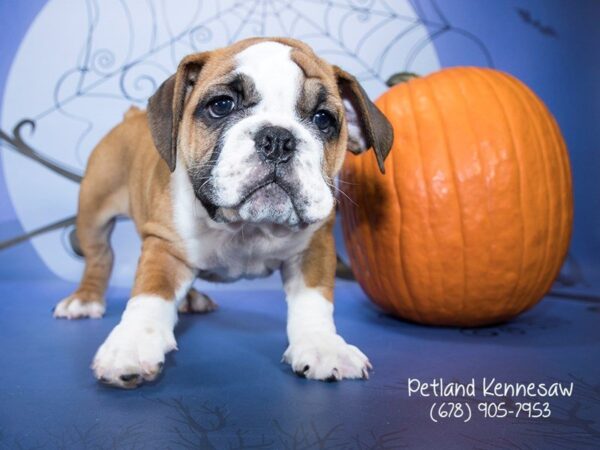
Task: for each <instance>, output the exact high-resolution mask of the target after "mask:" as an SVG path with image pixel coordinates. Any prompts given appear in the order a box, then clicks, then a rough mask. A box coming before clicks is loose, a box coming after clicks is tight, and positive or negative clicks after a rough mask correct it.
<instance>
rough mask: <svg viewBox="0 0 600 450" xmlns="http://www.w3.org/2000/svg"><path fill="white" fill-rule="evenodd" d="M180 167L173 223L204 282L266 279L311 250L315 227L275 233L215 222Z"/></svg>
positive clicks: (174, 182) (265, 228)
mask: <svg viewBox="0 0 600 450" xmlns="http://www.w3.org/2000/svg"><path fill="white" fill-rule="evenodd" d="M179 167H181V164H180V165H179ZM179 167H178V168H177V169H176V170H175V172H174V173H173V177H172V189H173V192H172V194H173V195H172V198H173V213H174V216H173V220H174V223H175V227H176V228H177V231H178V233H179V235H180V237H181V239H182V241H183V243H184V246H185V249H186V253H187V256H188V260H189V262H190V263H191V264H193V265H194V266H195V267H196V269H198V271H199V276H200V277H201V278H205V279H208V280H214V281H234V280H237V279H239V278H257V277H266V276H268V275H270V274H271V273H273V271H275V270H277V269H279V268H280V266H281V264H282V263H283V262H284V261H286V260H288V259H290V258H291V257H293V256H295V255H297V254H299V253H301V252H302V251H303V250H304V249H306V247H307V246H308V244H309V242H310V238H311V236H312V233H313V232H314V229H313V228H312V227H308V228H307V229H305V230H300V231H294V232H293V231H289V232H287V233H281V232H279V233H274V232H273V229H272V228H271V227H269V226H267V225H264V226H261V225H253V224H248V225H243V226H241V227H239V228H238V229H236V230H233V229H231V228H230V227H229V226H227V225H221V224H216V223H214V222H212V221H211V220H210V219H209V217H208V214H207V213H206V210H204V208H203V207H202V205H201V204H200V202H199V201H198V200H197V199H196V198H195V196H194V195H193V191H192V189H191V185H190V182H189V179H188V177H187V174H185V172H184V171H183V170H181V169H179Z"/></svg>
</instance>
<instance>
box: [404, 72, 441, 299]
mask: <svg viewBox="0 0 600 450" xmlns="http://www.w3.org/2000/svg"><path fill="white" fill-rule="evenodd" d="M419 84H422V83H421V82H420V83H419ZM413 94H414V93H411V95H410V103H411V109H412V110H413V111H416V108H413V105H414V96H413ZM411 117H413V118H414V123H415V129H416V132H417V133H416V135H417V142H416V143H417V148H418V155H419V161H420V167H421V174H422V176H423V184H424V186H425V193H426V195H427V230H428V231H429V235H430V236H431V238H432V240H433V241H434V246H433V250H432V247H431V246H430V245H428V246H427V254H428V258H427V262H428V264H427V268H428V269H429V274H430V276H429V278H430V285H431V286H433V285H434V284H437V283H439V284H438V287H441V295H440V296H438V292H434V294H433V295H432V298H437V302H439V301H443V297H444V290H445V289H444V288H445V286H444V270H443V264H442V262H441V258H440V257H439V256H440V254H439V252H440V240H439V239H438V236H437V234H436V232H435V230H434V227H432V225H431V224H432V219H431V217H432V215H431V209H432V200H431V188H430V183H429V182H428V177H427V176H426V173H425V172H426V169H425V161H427V157H426V156H425V155H424V153H423V142H422V140H421V135H422V133H421V128H422V127H420V126H419V114H418V113H414V114H411ZM427 241H428V243H429V239H427ZM434 252H435V253H436V257H437V258H436V259H437V260H438V261H439V264H438V267H437V268H436V269H438V270H439V273H440V276H439V279H437V280H436V277H435V276H433V275H432V271H433V273H435V270H436V269H432V266H433V265H434V261H433V260H432V258H431V256H430V255H431V254H432V253H434Z"/></svg>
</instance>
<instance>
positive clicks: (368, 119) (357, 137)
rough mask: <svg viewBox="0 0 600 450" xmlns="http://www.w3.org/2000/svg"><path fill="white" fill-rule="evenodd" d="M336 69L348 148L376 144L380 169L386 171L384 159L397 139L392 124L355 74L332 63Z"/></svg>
mask: <svg viewBox="0 0 600 450" xmlns="http://www.w3.org/2000/svg"><path fill="white" fill-rule="evenodd" d="M333 70H334V72H335V75H336V77H337V83H338V87H339V90H340V94H341V96H342V100H343V101H344V107H345V109H346V121H347V122H348V150H350V151H351V152H352V153H362V152H364V151H365V150H368V149H369V148H373V151H374V152H375V156H376V157H377V165H378V166H379V170H380V171H381V173H385V168H384V165H383V163H384V161H385V158H386V157H387V155H388V153H389V152H390V150H391V149H392V143H393V141H394V129H393V128H392V125H391V124H390V122H389V121H388V120H387V118H386V117H385V116H384V115H383V113H382V112H381V111H380V110H379V109H378V108H377V106H375V104H374V103H373V102H372V101H371V100H370V99H369V96H368V95H367V93H366V92H365V90H364V89H363V88H362V86H361V85H360V83H359V82H358V81H357V80H356V78H354V76H352V75H350V74H349V73H348V72H346V71H344V70H343V69H340V68H339V67H337V66H333Z"/></svg>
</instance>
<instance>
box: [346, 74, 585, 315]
mask: <svg viewBox="0 0 600 450" xmlns="http://www.w3.org/2000/svg"><path fill="white" fill-rule="evenodd" d="M376 103H377V106H378V107H379V108H380V109H381V110H382V112H383V113H384V114H385V115H386V116H387V117H388V119H389V120H390V122H391V123H392V125H393V127H394V135H395V137H394V145H393V147H392V151H391V153H390V155H389V156H388V159H387V160H386V163H385V169H386V174H385V175H381V174H380V173H379V170H378V168H377V161H376V160H375V156H374V154H373V152H367V153H365V154H363V155H359V156H356V155H352V154H348V156H347V158H346V161H345V163H344V167H343V169H342V172H341V176H340V185H339V186H340V189H341V190H343V191H344V193H345V194H346V195H347V196H348V197H349V198H346V196H344V195H342V196H341V197H340V203H341V214H342V223H343V230H344V239H345V242H346V247H347V250H348V254H349V258H350V263H351V266H352V269H353V272H354V274H355V277H356V278H357V280H358V282H359V283H360V285H361V286H362V288H363V289H364V290H365V292H366V293H367V294H368V296H369V297H370V298H371V299H372V300H373V302H375V303H376V304H377V305H379V306H380V307H381V308H383V309H385V310H386V311H388V312H391V313H393V314H396V315H398V316H400V317H403V318H406V319H409V320H413V321H416V322H421V323H426V324H435V325H460V326H475V325H485V324H491V323H496V322H500V321H505V320H507V319H510V318H512V317H514V316H515V315H517V314H519V313H520V312H522V311H524V310H526V309H527V308H530V307H531V306H533V305H534V304H535V303H536V302H538V301H539V300H540V299H541V298H542V296H543V295H544V294H545V293H546V292H547V291H548V290H549V288H550V286H551V284H552V282H553V280H554V278H555V277H556V275H557V274H558V271H559V269H560V267H561V264H562V262H563V259H564V257H565V254H566V252H567V247H568V244H569V239H570V235H571V226H572V219H573V200H572V191H571V172H570V166H569V159H568V155H567V151H566V148H565V143H564V141H563V138H562V137H561V134H560V131H559V129H558V126H557V124H556V122H555V120H554V118H553V117H552V115H551V114H550V113H549V112H548V110H547V109H546V107H545V106H544V105H543V104H542V102H541V101H540V99H539V98H538V97H536V95H535V94H534V93H533V92H532V91H531V90H530V89H528V88H527V87H526V86H525V85H524V84H523V83H521V82H520V81H518V80H517V79H515V78H513V77H512V76H509V75H507V74H505V73H502V72H499V71H496V70H491V69H481V68H472V67H463V68H451V69H445V70H441V71H439V72H437V73H434V74H432V75H429V76H426V77H423V78H414V79H411V80H410V81H408V82H406V83H402V84H399V85H397V86H395V87H393V88H391V89H390V90H389V91H387V92H386V93H385V94H383V96H381V97H380V98H379V99H378V100H377V102H376Z"/></svg>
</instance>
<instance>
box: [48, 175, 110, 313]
mask: <svg viewBox="0 0 600 450" xmlns="http://www.w3.org/2000/svg"><path fill="white" fill-rule="evenodd" d="M116 196H117V194H116V193H111V194H109V193H108V192H102V189H98V184H96V183H94V176H93V174H90V176H89V177H88V176H86V178H85V179H84V181H83V183H82V186H81V192H80V198H79V211H78V214H77V222H76V232H77V239H78V241H79V245H80V248H81V251H82V253H83V256H84V257H85V269H84V273H83V277H82V279H81V282H80V283H79V287H78V288H77V290H76V291H75V292H74V293H73V294H71V295H69V296H68V297H67V298H65V299H63V300H61V301H60V302H59V303H58V304H57V305H56V307H55V308H54V313H53V315H54V317H56V318H63V319H80V318H85V317H89V318H93V319H99V318H101V317H102V316H103V315H104V311H105V309H106V307H105V301H104V292H105V291H106V288H107V285H108V280H109V278H110V274H111V271H112V266H113V251H112V248H111V246H110V235H111V233H112V230H113V228H114V226H115V220H116V219H115V218H116V216H117V215H118V214H119V213H120V212H121V211H120V210H119V209H120V208H118V203H119V202H118V201H117V198H116Z"/></svg>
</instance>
